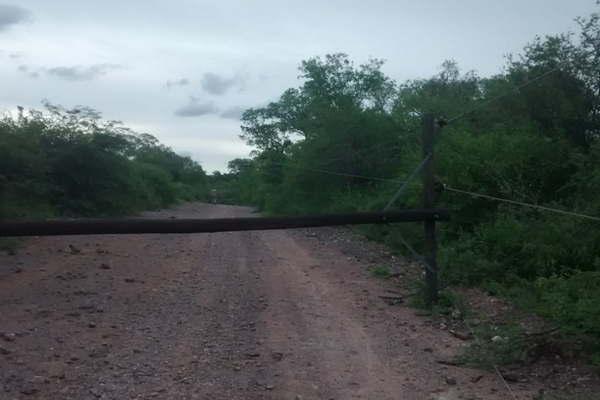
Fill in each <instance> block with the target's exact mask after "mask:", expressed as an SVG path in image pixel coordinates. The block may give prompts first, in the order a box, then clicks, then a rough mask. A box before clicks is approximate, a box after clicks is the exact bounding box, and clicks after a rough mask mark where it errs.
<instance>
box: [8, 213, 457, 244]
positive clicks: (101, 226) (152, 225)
mask: <svg viewBox="0 0 600 400" xmlns="http://www.w3.org/2000/svg"><path fill="white" fill-rule="evenodd" d="M449 218H450V213H449V211H448V210H446V209H428V210H419V209H412V210H401V211H393V212H372V213H371V212H367V213H352V214H326V215H309V216H297V217H250V218H215V219H146V218H122V219H74V220H43V221H0V237H2V236H56V235H113V234H129V233H138V234H139V233H200V232H231V231H254V230H267V229H290V228H308V227H317V226H334V225H357V224H386V223H392V222H414V221H426V220H428V221H429V220H434V221H443V220H448V219H449Z"/></svg>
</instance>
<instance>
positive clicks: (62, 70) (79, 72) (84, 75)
mask: <svg viewBox="0 0 600 400" xmlns="http://www.w3.org/2000/svg"><path fill="white" fill-rule="evenodd" d="M120 68H122V67H121V66H120V65H116V64H94V65H90V66H87V67H84V66H72V67H62V66H61V67H53V68H48V69H46V73H47V74H48V75H52V76H55V77H57V78H60V79H64V80H67V81H89V80H92V79H95V78H98V77H100V76H103V75H106V74H107V73H108V72H109V71H112V70H115V69H120Z"/></svg>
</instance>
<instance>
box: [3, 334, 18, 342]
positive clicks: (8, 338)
mask: <svg viewBox="0 0 600 400" xmlns="http://www.w3.org/2000/svg"><path fill="white" fill-rule="evenodd" d="M16 338H17V335H16V334H15V333H12V332H5V333H3V334H2V339H4V341H6V342H14V341H15V339H16Z"/></svg>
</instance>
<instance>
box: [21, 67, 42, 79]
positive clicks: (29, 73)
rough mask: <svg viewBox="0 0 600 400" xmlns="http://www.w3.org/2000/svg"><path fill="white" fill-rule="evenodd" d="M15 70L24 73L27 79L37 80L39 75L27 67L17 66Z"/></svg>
mask: <svg viewBox="0 0 600 400" xmlns="http://www.w3.org/2000/svg"><path fill="white" fill-rule="evenodd" d="M17 70H18V71H19V72H22V73H24V74H25V75H27V76H28V77H29V78H33V79H36V78H39V77H40V73H39V72H38V71H35V70H31V69H30V68H29V67H28V66H27V65H19V66H18V67H17Z"/></svg>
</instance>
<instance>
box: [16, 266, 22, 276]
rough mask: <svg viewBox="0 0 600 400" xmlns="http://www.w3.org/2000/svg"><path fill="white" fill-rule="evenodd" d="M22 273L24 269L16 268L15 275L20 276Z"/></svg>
mask: <svg viewBox="0 0 600 400" xmlns="http://www.w3.org/2000/svg"><path fill="white" fill-rule="evenodd" d="M21 272H23V268H21V267H16V268H15V274H20V273H21Z"/></svg>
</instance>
